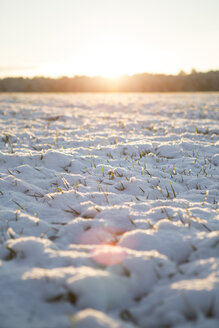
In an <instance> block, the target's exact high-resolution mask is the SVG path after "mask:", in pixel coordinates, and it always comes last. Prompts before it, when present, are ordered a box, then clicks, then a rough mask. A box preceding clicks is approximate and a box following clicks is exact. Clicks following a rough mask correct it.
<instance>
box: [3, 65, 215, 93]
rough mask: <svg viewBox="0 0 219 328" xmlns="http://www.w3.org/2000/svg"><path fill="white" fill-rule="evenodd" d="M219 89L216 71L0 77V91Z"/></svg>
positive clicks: (169, 90) (170, 90)
mask: <svg viewBox="0 0 219 328" xmlns="http://www.w3.org/2000/svg"><path fill="white" fill-rule="evenodd" d="M174 91H219V71H210V72H205V73H203V72H196V71H195V70H192V71H191V73H190V74H185V73H184V72H183V71H181V72H180V73H179V74H178V75H164V74H149V73H142V74H135V75H132V76H129V75H124V76H122V77H120V78H118V79H109V78H103V77H88V76H75V77H72V78H70V77H60V78H56V79H53V78H46V77H34V78H24V77H8V78H3V79H0V92H174Z"/></svg>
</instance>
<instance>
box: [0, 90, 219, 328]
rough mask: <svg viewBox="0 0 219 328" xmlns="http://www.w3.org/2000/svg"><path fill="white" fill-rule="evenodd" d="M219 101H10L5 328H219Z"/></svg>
mask: <svg viewBox="0 0 219 328" xmlns="http://www.w3.org/2000/svg"><path fill="white" fill-rule="evenodd" d="M218 118H219V94H206V95H203V94H168V95H161V94H154V95H152V94H145V95H143V94H142V95H141V94H135V95H133V94H123V95H122V94H121V95H116V94H115V95H110V94H108V95H104V94H102V95H101V94H99V95H91V94H90V95H89V94H75V95H71V94H70V95H53V94H50V95H44V94H38V95H37V94H36V95H22V94H21V95H7V94H1V95H0V129H1V130H0V327H1V328H20V327H21V328H26V327H28V328H60V327H62V328H70V327H76V328H100V327H101V328H103V327H104V328H106V327H108V328H109V327H113V328H119V327H120V328H123V327H124V328H131V327H132V328H134V327H142V328H146V327H150V328H155V327H156V328H158V327H159V328H160V327H161V328H162V327H163V328H164V327H165V328H167V327H177V328H190V327H199V328H206V327H208V328H213V327H215V328H216V327H219V210H218V194H219V154H218V153H219V139H218V134H219V125H218Z"/></svg>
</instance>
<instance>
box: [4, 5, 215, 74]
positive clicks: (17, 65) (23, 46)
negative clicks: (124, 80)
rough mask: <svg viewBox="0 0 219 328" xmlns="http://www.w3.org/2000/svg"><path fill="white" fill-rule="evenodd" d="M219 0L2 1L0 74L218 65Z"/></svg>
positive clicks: (112, 71)
mask: <svg viewBox="0 0 219 328" xmlns="http://www.w3.org/2000/svg"><path fill="white" fill-rule="evenodd" d="M218 15H219V0H0V76H9V75H10V76H11V75H17V74H19V75H47V76H58V75H70V76H72V75H75V74H86V75H105V76H116V75H120V74H123V73H128V74H133V73H135V72H143V71H147V72H161V73H178V72H179V70H180V69H183V70H185V71H186V72H189V71H190V70H191V68H195V69H197V70H200V71H207V70H210V69H219V16H218Z"/></svg>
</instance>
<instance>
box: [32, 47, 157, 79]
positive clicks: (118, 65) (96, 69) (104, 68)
mask: <svg viewBox="0 0 219 328" xmlns="http://www.w3.org/2000/svg"><path fill="white" fill-rule="evenodd" d="M142 54H143V51H141V50H140V49H137V48H135V47H133V48H130V47H128V46H124V45H120V44H118V43H112V42H107V43H105V44H101V46H100V47H97V48H96V49H92V50H88V51H87V52H86V53H83V54H82V55H81V56H80V58H79V57H74V58H73V57H72V58H67V59H65V60H60V61H56V62H49V63H46V64H44V65H41V66H40V67H39V68H38V69H37V70H36V72H35V75H43V76H51V77H59V76H74V75H87V76H103V77H108V78H117V77H119V76H121V75H124V74H130V75H132V74H135V73H140V72H144V71H146V69H147V67H146V63H147V66H149V67H150V68H151V69H154V68H155V67H156V66H157V59H156V56H154V54H152V53H150V52H148V56H147V61H146V58H145V57H144V56H143V55H142Z"/></svg>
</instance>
